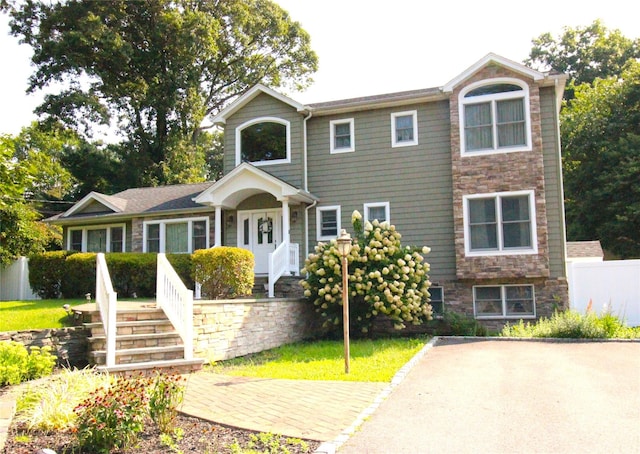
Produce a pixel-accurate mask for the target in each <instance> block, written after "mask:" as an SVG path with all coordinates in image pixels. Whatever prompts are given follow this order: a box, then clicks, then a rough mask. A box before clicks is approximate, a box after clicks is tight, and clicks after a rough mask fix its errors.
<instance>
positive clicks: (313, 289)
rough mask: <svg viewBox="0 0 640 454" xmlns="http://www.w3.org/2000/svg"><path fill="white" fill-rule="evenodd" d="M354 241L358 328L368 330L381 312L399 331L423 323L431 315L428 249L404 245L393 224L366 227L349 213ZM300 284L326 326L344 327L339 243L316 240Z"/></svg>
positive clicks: (353, 318) (353, 316)
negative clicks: (425, 260) (427, 261)
mask: <svg viewBox="0 0 640 454" xmlns="http://www.w3.org/2000/svg"><path fill="white" fill-rule="evenodd" d="M351 222H352V224H353V230H354V232H355V238H354V240H355V241H354V244H353V247H352V248H351V252H350V254H349V255H348V257H347V261H348V264H349V292H350V300H349V309H350V310H349V317H350V324H351V325H352V327H353V328H354V329H355V330H356V332H357V331H360V332H362V333H367V332H369V330H370V328H371V325H372V323H373V319H374V318H375V317H376V316H378V315H380V314H382V315H386V316H388V317H389V318H391V319H392V320H393V321H394V326H395V327H396V328H397V329H402V328H404V327H405V323H412V324H414V325H419V324H421V323H423V322H424V321H427V320H430V319H431V306H430V305H429V291H428V290H429V285H430V284H431V283H430V282H429V276H428V275H427V273H428V272H429V264H428V263H426V262H424V257H423V254H427V253H428V252H429V248H427V247H423V248H421V249H417V248H414V247H410V246H406V247H403V246H402V245H401V243H400V238H401V235H400V233H399V232H397V231H396V229H395V226H393V225H389V224H388V223H386V222H383V223H379V222H378V221H377V220H374V221H373V222H372V223H370V222H367V223H366V224H365V225H364V226H363V225H362V216H361V215H360V213H359V212H358V211H354V212H353V215H352V217H351ZM302 273H303V274H305V273H306V274H308V277H307V279H305V280H303V281H302V282H301V284H302V287H303V288H304V295H305V297H307V298H308V299H309V300H310V301H311V302H313V304H314V305H315V306H316V311H317V312H319V313H320V314H321V315H322V316H323V317H324V318H325V319H326V320H325V323H324V326H325V327H331V326H335V327H337V326H341V321H342V258H341V256H340V255H339V253H338V251H337V249H336V241H335V240H331V242H330V243H318V245H317V246H316V247H315V253H313V254H310V255H309V257H308V258H307V259H306V260H305V267H304V268H303V269H302Z"/></svg>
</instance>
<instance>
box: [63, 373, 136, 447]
mask: <svg viewBox="0 0 640 454" xmlns="http://www.w3.org/2000/svg"><path fill="white" fill-rule="evenodd" d="M146 385H147V383H146V382H145V381H144V380H141V379H139V378H138V377H117V378H116V380H115V382H114V383H113V384H112V386H110V387H109V388H108V389H98V390H97V391H95V392H93V393H91V394H90V395H89V397H88V398H87V399H85V400H84V401H83V402H82V403H81V404H80V405H78V406H77V407H76V408H75V410H74V412H75V413H76V415H77V437H78V443H79V444H80V447H81V448H86V449H88V450H90V452H99V453H109V452H111V450H113V449H127V448H129V447H131V446H133V445H134V444H135V442H136V440H137V439H138V433H140V432H141V431H142V430H143V429H144V418H145V415H146V413H147V395H146V391H145V387H146Z"/></svg>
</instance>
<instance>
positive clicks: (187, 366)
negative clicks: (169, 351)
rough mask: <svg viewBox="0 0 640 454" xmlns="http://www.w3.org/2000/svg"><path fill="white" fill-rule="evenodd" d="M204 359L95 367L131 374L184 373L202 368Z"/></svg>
mask: <svg viewBox="0 0 640 454" xmlns="http://www.w3.org/2000/svg"><path fill="white" fill-rule="evenodd" d="M203 363H204V359H202V358H197V359H189V360H187V359H173V360H167V361H148V362H144V363H129V364H117V365H115V366H113V367H106V366H98V367H96V369H98V370H100V371H106V372H109V373H111V374H122V375H127V374H133V373H138V372H141V373H143V374H145V373H153V372H155V371H160V370H161V371H165V372H169V373H178V374H186V373H189V372H195V371H198V370H200V369H202V364H203Z"/></svg>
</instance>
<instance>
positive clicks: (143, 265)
mask: <svg viewBox="0 0 640 454" xmlns="http://www.w3.org/2000/svg"><path fill="white" fill-rule="evenodd" d="M105 259H106V260H107V267H108V268H109V275H110V276H111V282H112V283H113V289H114V291H116V292H117V293H118V297H131V296H133V294H134V293H135V294H136V296H138V297H153V296H154V295H155V293H156V254H152V253H149V254H140V253H136V252H113V253H109V254H105Z"/></svg>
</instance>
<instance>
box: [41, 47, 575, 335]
mask: <svg viewBox="0 0 640 454" xmlns="http://www.w3.org/2000/svg"><path fill="white" fill-rule="evenodd" d="M565 81H566V76H565V75H563V74H554V73H542V72H538V71H535V70H533V69H531V68H528V67H526V66H523V65H521V64H519V63H516V62H513V61H511V60H508V59H505V58H503V57H501V56H498V55H495V54H488V55H487V56H485V57H484V58H482V59H481V60H479V61H478V62H477V63H475V64H474V65H472V66H471V67H469V68H468V69H467V70H466V71H464V72H463V73H461V74H459V75H458V76H457V77H455V78H453V79H452V80H451V81H449V82H448V83H446V84H445V85H443V86H441V87H435V88H428V89H421V90H413V91H405V92H400V93H390V94H383V95H376V96H368V97H362V98H355V99H346V100H340V101H331V102H323V103H318V104H310V105H303V104H301V103H299V102H297V101H295V100H294V99H291V98H289V97H287V96H284V95H283V94H281V93H278V92H276V91H274V90H272V89H271V88H269V87H265V86H262V85H257V86H255V87H253V88H252V89H250V90H249V91H247V92H246V93H245V94H244V95H242V96H240V97H239V98H238V99H236V100H235V101H234V102H233V103H232V104H230V105H229V106H228V107H227V108H225V109H224V110H223V111H222V112H220V113H219V114H218V115H217V116H216V117H215V119H214V121H215V123H216V124H218V125H220V126H221V127H223V128H224V132H225V137H224V150H225V154H224V164H223V167H224V176H223V177H222V178H221V179H220V180H218V181H216V182H215V183H212V182H208V183H202V184H196V185H179V186H167V187H161V188H138V189H129V190H127V191H124V192H121V193H118V194H114V195H111V196H106V195H103V194H98V193H91V194H89V195H87V196H86V197H85V198H83V199H82V200H80V201H79V202H78V203H76V204H75V205H74V206H73V207H72V208H71V209H69V210H68V211H67V212H65V213H62V214H61V215H59V216H56V217H55V218H53V219H51V221H52V222H54V223H57V224H59V225H62V226H63V228H64V241H65V244H66V248H67V249H76V250H82V251H139V252H152V251H160V252H191V251H193V250H194V249H198V248H206V247H212V246H216V245H231V246H236V245H237V246H239V247H243V248H247V249H250V250H251V251H253V253H254V254H255V257H256V264H255V271H256V274H265V275H268V276H269V280H270V283H271V284H272V283H273V282H274V281H275V280H277V279H278V277H279V276H282V275H284V274H297V273H299V269H300V263H301V262H302V261H303V260H304V258H305V256H306V255H307V254H308V253H309V252H310V251H312V250H313V247H314V245H315V244H316V243H317V242H318V241H328V240H331V239H332V238H335V237H336V236H337V235H338V233H339V232H340V229H341V228H346V229H347V230H348V229H349V227H350V218H351V214H352V212H353V211H354V210H359V211H360V212H361V213H362V214H363V217H364V219H365V220H372V219H378V220H380V221H388V222H390V223H392V224H394V225H395V226H396V227H397V229H398V230H399V231H400V232H401V233H402V234H403V243H404V244H413V245H419V246H422V245H428V246H429V247H431V253H430V255H429V256H428V257H427V260H428V261H429V263H430V264H431V273H430V276H431V281H432V282H433V283H434V285H433V287H432V292H431V293H432V302H433V305H434V307H435V308H436V309H437V310H438V311H441V310H452V311H456V312H459V313H464V314H467V315H471V316H474V317H475V318H477V319H478V320H482V321H483V323H485V324H486V325H487V326H489V327H494V326H495V327H498V326H500V325H501V324H504V323H505V321H508V320H511V319H521V318H525V319H534V318H537V317H540V316H548V315H550V314H551V313H552V311H553V309H554V308H556V307H566V305H567V304H568V303H567V301H568V298H567V281H566V269H565V262H566V246H565V243H566V240H565V228H564V215H563V212H564V208H563V191H562V173H561V160H560V138H559V131H558V129H559V128H558V125H559V120H558V112H559V109H560V102H561V99H562V95H563V91H564V86H565Z"/></svg>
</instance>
